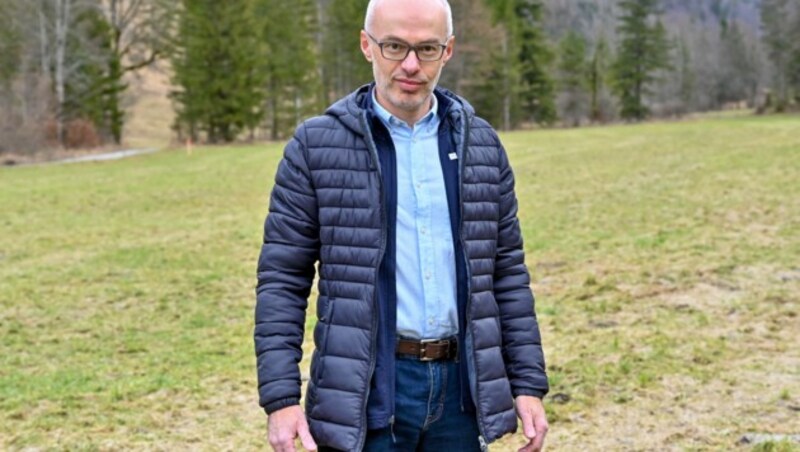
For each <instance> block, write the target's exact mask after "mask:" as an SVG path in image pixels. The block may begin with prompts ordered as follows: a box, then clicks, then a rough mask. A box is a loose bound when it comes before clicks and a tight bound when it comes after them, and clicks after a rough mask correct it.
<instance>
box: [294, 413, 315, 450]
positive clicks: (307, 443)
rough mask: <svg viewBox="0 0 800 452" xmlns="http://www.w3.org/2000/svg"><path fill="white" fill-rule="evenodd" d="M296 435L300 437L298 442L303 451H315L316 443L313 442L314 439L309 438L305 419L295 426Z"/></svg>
mask: <svg viewBox="0 0 800 452" xmlns="http://www.w3.org/2000/svg"><path fill="white" fill-rule="evenodd" d="M297 434H298V435H299V436H300V442H301V443H302V444H303V448H304V449H305V450H312V451H313V450H317V443H316V442H314V437H313V436H311V432H310V431H309V430H308V423H307V422H306V421H305V419H304V420H302V421H300V425H298V426H297Z"/></svg>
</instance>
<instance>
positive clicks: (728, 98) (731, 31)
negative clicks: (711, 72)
mask: <svg viewBox="0 0 800 452" xmlns="http://www.w3.org/2000/svg"><path fill="white" fill-rule="evenodd" d="M720 41H721V44H722V48H721V52H720V60H721V61H720V63H721V64H720V74H719V78H718V86H717V103H718V104H719V105H722V104H725V103H729V102H740V101H742V100H752V98H753V97H754V95H755V93H753V92H752V87H753V85H754V84H755V83H756V81H757V74H756V67H755V62H754V61H753V58H752V56H751V55H750V52H749V49H748V48H747V43H746V42H745V37H744V35H743V34H742V31H741V29H740V27H739V25H738V24H737V23H736V22H729V21H727V20H723V21H722V23H721V26H720Z"/></svg>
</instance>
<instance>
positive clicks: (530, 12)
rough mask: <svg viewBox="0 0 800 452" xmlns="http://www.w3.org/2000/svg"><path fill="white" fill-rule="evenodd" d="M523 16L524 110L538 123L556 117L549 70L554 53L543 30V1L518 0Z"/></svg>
mask: <svg viewBox="0 0 800 452" xmlns="http://www.w3.org/2000/svg"><path fill="white" fill-rule="evenodd" d="M515 3H516V4H515V13H516V16H517V17H518V18H519V20H520V25H519V27H520V28H519V39H520V40H521V44H520V49H519V61H520V66H521V67H520V79H521V81H522V90H521V92H520V97H521V100H522V113H523V114H524V115H525V116H526V117H527V118H528V119H532V120H533V121H535V122H536V123H538V124H544V125H547V124H552V123H553V122H555V120H556V108H555V87H554V83H553V81H552V79H551V77H550V75H549V73H548V69H547V68H548V67H549V66H550V65H551V63H552V60H553V55H552V53H551V52H550V49H549V48H548V46H547V40H546V38H545V36H544V33H543V31H542V25H543V22H544V21H543V18H542V15H543V10H544V5H543V4H542V1H541V0H517V1H516V2H515Z"/></svg>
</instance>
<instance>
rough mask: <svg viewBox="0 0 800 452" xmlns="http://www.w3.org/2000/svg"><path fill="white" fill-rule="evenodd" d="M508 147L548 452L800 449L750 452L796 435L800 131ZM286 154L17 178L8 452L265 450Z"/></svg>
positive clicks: (7, 181)
mask: <svg viewBox="0 0 800 452" xmlns="http://www.w3.org/2000/svg"><path fill="white" fill-rule="evenodd" d="M502 139H503V142H504V143H505V145H506V147H507V149H508V151H509V154H510V157H511V161H512V165H513V166H514V169H515V173H516V178H517V196H518V198H519V203H520V218H521V224H522V227H523V232H524V237H525V250H526V256H527V258H526V259H527V260H526V263H527V265H528V267H529V268H530V271H531V275H532V281H533V284H532V286H533V290H534V293H535V294H536V297H537V302H536V303H537V305H536V307H537V312H538V315H539V319H540V324H541V327H542V335H543V340H544V342H545V353H546V358H547V363H548V374H549V376H550V379H551V386H552V389H551V392H550V395H549V396H548V397H547V399H546V406H547V409H548V414H549V419H550V423H551V432H550V434H549V435H548V440H547V443H548V446H549V447H548V450H554V451H555V450H557V451H572V450H730V449H734V448H740V449H743V450H749V449H748V448H750V449H756V450H797V449H798V448H800V444H795V445H792V444H791V443H789V442H778V441H776V442H771V443H764V444H760V445H757V446H753V445H739V442H740V440H741V438H742V437H743V436H744V435H746V434H749V433H763V434H779V435H783V434H785V435H789V434H794V435H798V434H800V317H799V316H798V314H799V313H800V117H798V116H773V117H753V116H741V115H735V116H725V117H711V118H703V119H698V120H692V121H685V122H666V123H649V124H641V125H619V126H612V127H603V128H584V129H572V130H546V131H533V132H513V133H507V134H503V135H502ZM281 152H282V144H265V145H252V146H237V147H208V148H199V149H195V151H194V152H193V153H192V154H191V155H187V153H186V152H185V151H183V150H171V151H163V152H159V153H156V154H150V155H146V156H140V157H134V158H130V159H127V160H122V161H114V162H104V163H82V164H69V165H42V166H26V167H18V168H0V449H2V450H23V449H30V450H62V449H67V450H258V449H261V450H263V449H265V448H266V441H265V432H266V428H265V419H266V417H265V415H264V413H263V412H262V411H261V409H260V408H259V407H258V404H257V394H256V382H255V356H254V352H253V345H252V317H253V315H252V314H253V304H254V290H253V289H254V285H255V265H256V259H257V255H258V252H259V247H260V243H261V234H262V225H263V219H264V215H265V214H266V212H267V207H268V199H269V192H270V187H271V184H272V179H273V175H274V172H275V168H276V165H277V163H278V161H279V159H280V156H281ZM310 312H313V310H311V311H310ZM312 317H313V316H309V318H308V321H307V325H306V326H307V331H309V329H310V328H311V327H313V325H314V321H315V320H314V319H313V318H312ZM310 340H311V338H310V334H308V335H307V340H306V345H305V348H306V350H307V351H310V350H311V347H312V345H311V343H310ZM309 355H310V353H306V358H305V359H304V361H303V363H302V365H303V369H307V365H308V362H307V357H308V356H309ZM521 444H522V441H521V437H516V438H505V439H503V440H501V441H500V442H498V443H495V444H494V445H492V446H491V449H492V450H496V451H505V450H516V448H518V447H519V446H520V445H521Z"/></svg>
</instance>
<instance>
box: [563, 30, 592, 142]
mask: <svg viewBox="0 0 800 452" xmlns="http://www.w3.org/2000/svg"><path fill="white" fill-rule="evenodd" d="M558 71H559V79H558V81H559V88H560V94H559V106H560V113H561V117H562V118H563V119H564V120H569V121H570V122H571V123H572V125H573V126H575V127H577V126H579V125H580V122H581V119H583V118H584V117H585V116H586V113H587V109H588V105H587V104H588V100H589V99H588V97H589V96H588V93H587V91H588V88H589V86H588V85H589V78H588V77H587V75H588V74H589V71H588V65H587V61H586V39H584V37H583V36H582V35H580V34H578V33H576V32H574V31H570V32H569V33H567V35H566V36H565V37H564V38H563V39H562V40H561V44H560V46H559V64H558Z"/></svg>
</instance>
